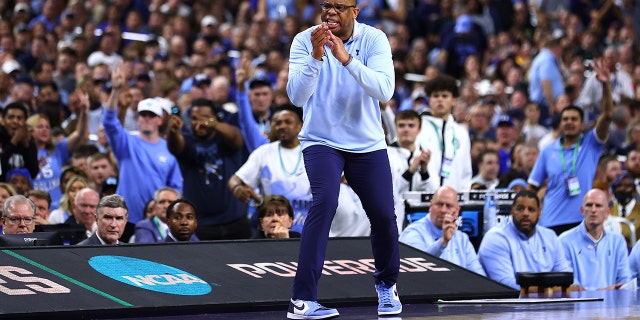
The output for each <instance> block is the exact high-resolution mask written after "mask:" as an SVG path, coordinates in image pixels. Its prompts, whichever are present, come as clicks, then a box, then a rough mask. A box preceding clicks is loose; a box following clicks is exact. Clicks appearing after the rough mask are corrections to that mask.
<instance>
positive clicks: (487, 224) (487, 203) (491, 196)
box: [483, 191, 498, 233]
mask: <svg viewBox="0 0 640 320" xmlns="http://www.w3.org/2000/svg"><path fill="white" fill-rule="evenodd" d="M496 201H497V200H496V197H495V191H487V194H486V197H485V199H484V212H483V213H484V221H483V222H484V233H487V231H489V229H491V228H493V227H494V226H495V225H496V223H497V221H498V217H497V212H498V207H497V205H496V203H497V202H496Z"/></svg>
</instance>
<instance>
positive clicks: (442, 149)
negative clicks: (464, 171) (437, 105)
mask: <svg viewBox="0 0 640 320" xmlns="http://www.w3.org/2000/svg"><path fill="white" fill-rule="evenodd" d="M429 123H431V127H433V131H435V132H436V137H438V141H439V142H440V151H443V152H442V155H443V156H444V130H442V137H441V136H440V131H438V126H437V125H436V124H435V123H433V121H431V120H429ZM442 128H443V129H444V122H443V123H442ZM451 144H452V145H453V156H454V157H455V156H456V152H457V151H458V139H456V131H455V130H453V139H451Z"/></svg>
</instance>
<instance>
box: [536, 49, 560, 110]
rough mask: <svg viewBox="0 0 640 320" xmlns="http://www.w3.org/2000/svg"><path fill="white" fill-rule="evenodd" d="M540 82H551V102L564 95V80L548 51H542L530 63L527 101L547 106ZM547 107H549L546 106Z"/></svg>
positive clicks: (553, 57) (554, 58)
mask: <svg viewBox="0 0 640 320" xmlns="http://www.w3.org/2000/svg"><path fill="white" fill-rule="evenodd" d="M542 80H549V81H550V82H551V90H552V92H553V100H554V101H555V100H556V99H557V98H558V96H559V95H561V94H563V93H564V80H563V78H562V74H561V73H560V67H559V66H558V62H557V59H556V57H555V56H554V55H553V53H552V52H551V51H550V50H549V49H546V48H544V49H542V50H540V53H538V55H537V56H536V57H535V58H534V59H533V61H531V67H530V68H529V99H530V100H531V101H534V102H536V103H538V104H543V105H547V102H546V100H545V99H544V92H543V91H542V84H541V81H542ZM547 107H550V106H548V105H547Z"/></svg>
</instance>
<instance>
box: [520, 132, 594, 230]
mask: <svg viewBox="0 0 640 320" xmlns="http://www.w3.org/2000/svg"><path fill="white" fill-rule="evenodd" d="M581 140H582V141H581V142H580V148H579V149H578V154H577V158H576V165H575V173H573V174H572V173H571V167H572V162H573V150H574V149H575V148H576V146H577V143H576V144H574V145H572V146H571V147H569V148H563V147H562V145H561V143H560V139H558V140H556V141H554V142H553V143H551V144H550V145H549V146H547V147H546V148H544V149H542V152H541V153H540V156H539V157H538V160H537V161H536V164H535V165H534V166H533V170H532V171H531V174H530V175H529V180H528V181H527V182H528V183H530V184H532V185H534V186H540V185H541V184H542V182H543V181H544V180H545V179H547V178H548V179H549V180H548V182H547V191H546V193H545V195H544V206H542V214H541V216H540V222H539V223H538V224H539V225H541V226H545V227H550V226H558V225H563V224H568V223H578V222H580V221H582V214H580V206H581V205H582V199H583V198H584V195H585V194H586V193H587V191H589V190H591V184H592V182H593V175H594V174H595V172H596V166H597V165H598V158H599V157H600V154H601V153H602V147H603V145H604V142H601V141H598V138H597V136H596V133H595V129H593V130H590V131H589V132H587V133H585V134H583V135H582V138H581ZM560 152H563V153H564V164H565V165H564V170H563V166H562V157H561V156H560ZM570 176H577V177H578V181H579V182H580V194H577V195H575V196H569V189H568V187H567V179H568V178H569V177H570Z"/></svg>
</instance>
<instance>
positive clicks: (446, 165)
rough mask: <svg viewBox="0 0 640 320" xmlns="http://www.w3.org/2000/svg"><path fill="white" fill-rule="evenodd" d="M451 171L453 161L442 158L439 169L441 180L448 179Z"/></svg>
mask: <svg viewBox="0 0 640 320" xmlns="http://www.w3.org/2000/svg"><path fill="white" fill-rule="evenodd" d="M452 169H453V159H451V158H444V159H443V160H442V167H441V168H440V176H441V177H443V178H449V177H450V176H451V170H452Z"/></svg>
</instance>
